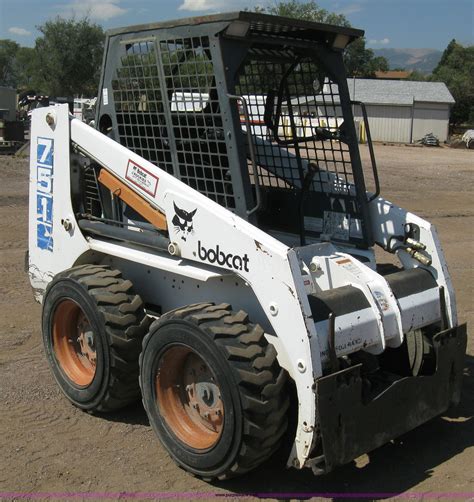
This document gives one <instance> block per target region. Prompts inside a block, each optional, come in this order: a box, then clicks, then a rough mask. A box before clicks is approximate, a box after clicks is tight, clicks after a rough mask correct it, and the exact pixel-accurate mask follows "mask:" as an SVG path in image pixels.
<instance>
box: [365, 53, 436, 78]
mask: <svg viewBox="0 0 474 502" xmlns="http://www.w3.org/2000/svg"><path fill="white" fill-rule="evenodd" d="M374 52H375V55H376V56H383V57H384V58H386V59H387V61H388V64H389V66H390V69H394V68H403V69H405V70H417V71H419V72H422V73H431V72H432V71H433V70H434V69H435V68H436V65H437V64H438V63H439V60H440V59H441V55H442V54H443V53H442V51H438V50H436V49H374Z"/></svg>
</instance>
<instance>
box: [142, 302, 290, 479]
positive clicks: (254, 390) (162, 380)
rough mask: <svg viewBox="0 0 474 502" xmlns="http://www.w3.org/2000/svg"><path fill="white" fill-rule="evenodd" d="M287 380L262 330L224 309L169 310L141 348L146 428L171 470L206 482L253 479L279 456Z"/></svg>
mask: <svg viewBox="0 0 474 502" xmlns="http://www.w3.org/2000/svg"><path fill="white" fill-rule="evenodd" d="M286 378H287V377H286V372H285V371H284V370H283V369H281V368H280V366H279V365H278V362H277V360H276V351H275V349H274V347H273V346H272V345H270V344H269V343H268V342H267V341H266V339H265V336H264V332H263V329H262V328H261V327H260V326H259V325H255V324H251V323H250V322H249V320H248V316H247V314H246V313H245V312H243V311H239V312H233V311H232V310H231V307H230V305H228V304H220V305H214V304H211V303H201V304H195V305H189V306H186V307H183V308H180V309H177V310H174V311H173V312H170V313H168V314H165V315H164V316H162V317H161V319H159V320H158V321H155V322H154V323H153V324H152V326H151V329H150V333H149V334H148V335H147V336H146V337H145V340H144V341H143V352H142V354H141V356H140V386H141V389H142V397H143V404H144V406H145V409H146V411H147V414H148V418H149V420H150V423H151V425H152V427H153V429H154V431H155V432H156V434H157V435H158V437H159V438H160V440H161V442H162V443H163V445H164V447H165V448H166V449H167V450H168V453H169V454H170V455H171V457H172V458H173V459H174V460H175V461H176V463H177V464H178V465H180V466H181V467H183V468H184V469H186V470H187V471H189V472H191V473H193V474H194V475H197V476H200V477H202V478H204V479H205V480H212V479H216V478H217V479H220V480H222V479H227V478H231V477H234V476H238V475H240V474H243V473H245V472H247V471H250V470H252V469H254V468H255V467H257V466H258V465H259V464H261V463H262V462H264V461H265V460H266V459H268V458H269V457H270V455H272V453H273V452H275V451H276V450H277V449H278V448H279V446H280V443H281V439H282V437H283V435H284V433H285V431H286V428H287V415H288V414H287V411H288V406H289V397H288V393H287V392H285V391H286V383H287V382H286Z"/></svg>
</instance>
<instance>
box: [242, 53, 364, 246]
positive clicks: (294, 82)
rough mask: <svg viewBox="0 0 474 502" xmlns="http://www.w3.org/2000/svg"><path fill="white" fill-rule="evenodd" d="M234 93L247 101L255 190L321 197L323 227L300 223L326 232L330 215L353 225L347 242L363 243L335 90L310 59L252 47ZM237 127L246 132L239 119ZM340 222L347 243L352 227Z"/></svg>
mask: <svg viewBox="0 0 474 502" xmlns="http://www.w3.org/2000/svg"><path fill="white" fill-rule="evenodd" d="M236 92H237V93H238V94H240V95H241V96H243V97H244V98H245V99H246V101H247V107H248V110H249V127H250V129H251V132H252V136H253V143H254V148H255V154H256V155H255V157H256V163H257V170H258V181H259V183H260V186H261V187H262V188H263V189H264V190H266V191H267V192H268V191H269V190H271V189H281V188H286V189H292V190H296V191H300V190H305V191H307V192H308V193H309V194H311V193H313V194H314V193H316V192H317V193H319V194H321V193H322V194H325V196H324V197H319V202H318V203H319V204H320V212H321V215H320V217H321V221H320V222H319V223H318V224H316V225H315V224H314V221H313V222H311V221H310V220H309V219H306V218H305V225H306V224H307V223H308V225H307V226H308V227H311V228H310V230H314V232H315V233H318V234H320V233H326V230H327V229H325V228H324V227H325V225H326V221H329V219H330V215H329V213H344V214H346V215H349V217H348V218H351V217H352V219H353V229H352V234H353V235H352V236H353V237H355V238H360V237H361V235H360V218H361V217H360V214H359V209H358V204H357V203H356V196H357V194H356V189H355V186H354V174H353V170H352V165H351V156H350V151H349V146H348V144H347V142H346V136H345V125H344V120H343V114H342V108H341V103H340V96H339V89H338V86H337V84H336V83H335V82H333V81H331V80H330V79H329V78H328V77H327V76H326V74H325V72H324V71H323V70H322V68H321V67H320V66H319V65H318V64H317V62H316V61H314V60H313V59H309V58H297V57H296V56H295V55H294V54H292V53H291V52H290V51H286V50H275V49H256V48H254V49H252V50H251V51H250V53H249V57H248V59H247V61H246V63H245V65H244V67H243V70H242V71H241V73H240V76H239V81H238V84H237V89H236ZM241 124H242V128H243V129H244V130H246V127H247V124H246V121H245V117H244V116H243V115H242V114H241ZM350 127H353V125H351V126H350ZM249 169H250V170H252V166H251V165H250V162H249ZM340 223H341V224H343V225H345V226H346V227H347V228H346V230H347V232H345V234H344V237H343V239H344V240H348V239H349V236H350V233H349V226H350V225H351V222H349V221H346V222H340ZM333 226H334V225H333ZM355 227H357V228H355ZM328 233H334V232H328ZM339 235H342V234H341V233H339Z"/></svg>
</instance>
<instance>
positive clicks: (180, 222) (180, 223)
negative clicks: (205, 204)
mask: <svg viewBox="0 0 474 502" xmlns="http://www.w3.org/2000/svg"><path fill="white" fill-rule="evenodd" d="M173 205H174V212H175V215H174V217H173V220H172V223H173V225H174V228H175V230H176V232H177V233H178V235H180V237H181V239H182V240H183V241H186V239H187V237H188V235H189V234H193V233H194V228H193V217H194V215H195V214H196V211H197V209H195V210H194V211H191V212H188V211H185V210H184V209H181V208H179V207H178V206H177V205H176V203H175V202H173Z"/></svg>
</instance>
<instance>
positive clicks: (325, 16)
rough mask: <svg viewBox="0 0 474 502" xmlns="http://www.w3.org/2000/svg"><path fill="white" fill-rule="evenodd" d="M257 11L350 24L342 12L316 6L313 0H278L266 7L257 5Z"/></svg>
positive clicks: (308, 19)
mask: <svg viewBox="0 0 474 502" xmlns="http://www.w3.org/2000/svg"><path fill="white" fill-rule="evenodd" d="M257 11H258V12H263V13H266V14H273V15H275V16H282V17H291V18H295V19H306V20H307V21H316V22H318V23H327V24H336V25H338V26H347V27H349V26H350V23H349V21H348V20H347V18H346V17H345V16H344V15H343V14H335V13H333V12H329V11H327V10H326V9H323V8H321V7H319V6H318V4H317V3H316V2H315V1H314V0H309V1H308V2H303V3H301V2H299V1H298V0H289V1H287V2H278V3H276V4H274V5H270V6H268V7H257Z"/></svg>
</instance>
